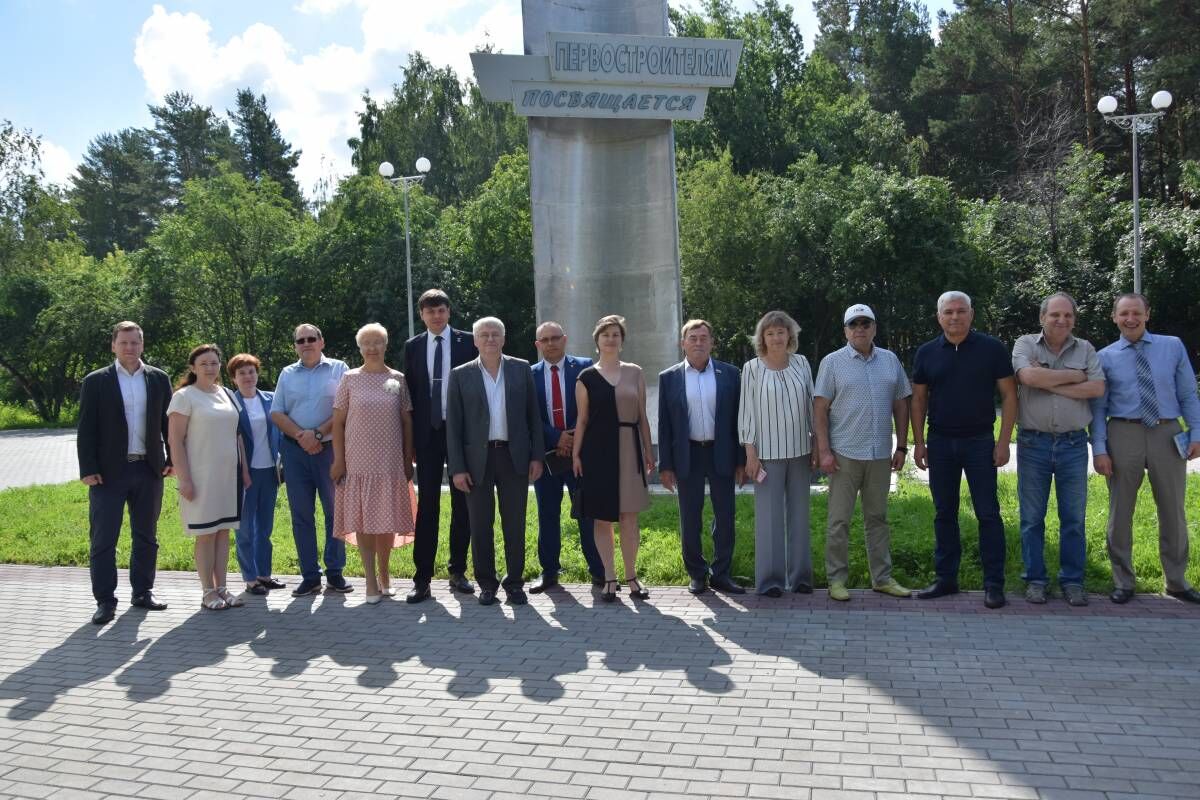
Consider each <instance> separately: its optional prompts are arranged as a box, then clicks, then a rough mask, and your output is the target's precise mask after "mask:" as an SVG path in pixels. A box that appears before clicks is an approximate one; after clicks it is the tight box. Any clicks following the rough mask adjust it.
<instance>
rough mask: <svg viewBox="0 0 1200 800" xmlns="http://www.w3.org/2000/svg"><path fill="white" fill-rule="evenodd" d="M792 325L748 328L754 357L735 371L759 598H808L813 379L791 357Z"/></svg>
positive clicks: (770, 320) (770, 318)
mask: <svg viewBox="0 0 1200 800" xmlns="http://www.w3.org/2000/svg"><path fill="white" fill-rule="evenodd" d="M799 332H800V326H799V325H797V324H796V321H795V320H794V319H792V318H791V317H790V316H788V315H787V314H785V313H784V312H782V311H769V312H767V313H766V314H764V315H763V318H762V319H760V320H759V321H758V325H756V326H755V328H754V337H753V342H754V351H755V352H756V353H758V357H757V358H753V359H751V360H750V361H747V362H746V365H745V366H744V367H742V393H741V402H740V405H739V410H738V431H739V435H740V437H741V440H742V444H744V445H745V446H746V474H747V475H749V476H750V477H752V478H754V479H755V485H754V583H755V588H756V589H757V590H758V593H759V594H764V595H767V596H768V597H779V596H781V595H782V594H783V593H784V592H785V591H792V592H800V593H802V594H810V593H811V592H812V585H813V578H812V552H811V551H812V547H811V532H810V529H809V522H808V502H809V498H808V493H809V477H810V475H811V470H812V469H813V468H815V466H816V465H815V464H814V463H813V460H814V456H815V452H814V448H813V446H812V430H813V378H812V370H811V369H810V368H809V365H808V359H806V358H805V357H804V356H802V355H797V354H796V347H797V343H798V342H797V334H798V333H799Z"/></svg>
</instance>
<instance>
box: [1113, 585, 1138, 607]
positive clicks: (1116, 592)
mask: <svg viewBox="0 0 1200 800" xmlns="http://www.w3.org/2000/svg"><path fill="white" fill-rule="evenodd" d="M1108 599H1109V600H1112V601H1113V602H1114V603H1116V604H1117V605H1119V606H1123V605H1125V604H1126V603H1128V602H1129V601H1130V600H1132V599H1133V589H1122V588H1120V587H1117V588H1116V589H1113V590H1112V594H1110V595H1109V596H1108Z"/></svg>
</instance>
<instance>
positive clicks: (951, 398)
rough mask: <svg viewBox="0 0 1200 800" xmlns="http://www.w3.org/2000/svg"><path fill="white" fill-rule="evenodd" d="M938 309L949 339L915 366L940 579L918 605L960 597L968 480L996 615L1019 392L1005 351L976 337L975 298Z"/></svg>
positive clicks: (917, 425)
mask: <svg viewBox="0 0 1200 800" xmlns="http://www.w3.org/2000/svg"><path fill="white" fill-rule="evenodd" d="M937 309H938V310H937V319H938V324H939V325H940V326H941V328H942V335H941V336H939V337H937V338H936V339H934V340H933V341H930V342H926V343H925V344H923V345H921V347H920V348H919V349H918V350H917V357H916V361H915V362H914V363H913V378H912V383H913V396H912V430H913V461H914V462H915V463H916V465H917V467H918V468H919V469H928V470H929V491H930V493H931V494H932V495H933V505H934V508H935V510H936V515H935V517H934V521H933V531H934V536H935V539H936V543H935V546H934V551H933V565H934V571H935V573H936V575H937V577H936V579H935V580H934V582H933V583H932V584H930V585H929V586H928V587H927V588H926V589H925V590H923V591H921V592H918V593H917V597H919V598H921V599H922V600H930V599H933V598H935V597H942V596H944V595H948V594H954V593H956V592H957V591H958V566H959V562H960V561H961V559H962V541H961V538H960V534H959V529H958V498H959V486H960V482H961V480H962V475H963V473H966V476H967V486H968V487H970V489H971V503H972V505H974V507H975V518H976V519H977V520H978V521H979V557H980V560H981V561H982V562H983V588H984V601H983V602H984V605H986V606H987V607H988V608H1000V607H1001V606H1003V605H1004V604H1005V599H1004V552H1005V548H1004V523H1003V522H1002V521H1001V519H1000V501H999V499H998V498H997V497H996V469H997V468H998V467H1002V466H1004V465H1005V464H1007V463H1008V458H1009V441H1010V440H1011V438H1012V430H1013V425H1014V424H1015V423H1016V420H1017V384H1016V380H1015V379H1014V378H1013V368H1012V361H1011V360H1009V356H1008V350H1007V348H1005V346H1004V344H1003V343H1001V342H1000V340H999V339H994V338H992V337H991V336H985V335H984V334H982V333H979V332H977V331H973V330H971V322H972V320H974V318H975V312H974V310H973V309H972V308H971V298H970V297H968V296H967V295H965V294H963V293H962V292H946V293H945V294H943V295H942V296H941V297H939V298H938V302H937ZM997 391H999V392H1000V398H1001V414H1000V439H999V441H996V439H995V438H994V437H993V435H992V424H993V423H994V422H995V420H996V392H997ZM926 413H928V416H929V437H928V443H927V441H926V436H925V416H926Z"/></svg>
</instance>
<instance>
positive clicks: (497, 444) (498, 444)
mask: <svg viewBox="0 0 1200 800" xmlns="http://www.w3.org/2000/svg"><path fill="white" fill-rule="evenodd" d="M488 447H491V448H494V449H500V448H507V447H508V442H507V441H506V440H504V439H489V440H488Z"/></svg>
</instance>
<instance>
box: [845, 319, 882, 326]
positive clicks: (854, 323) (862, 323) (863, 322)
mask: <svg viewBox="0 0 1200 800" xmlns="http://www.w3.org/2000/svg"><path fill="white" fill-rule="evenodd" d="M874 324H875V323H874V322H872V321H871V320H869V319H852V320H850V321H849V322H847V323H846V327H847V328H869V327H871V326H872V325H874Z"/></svg>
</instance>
